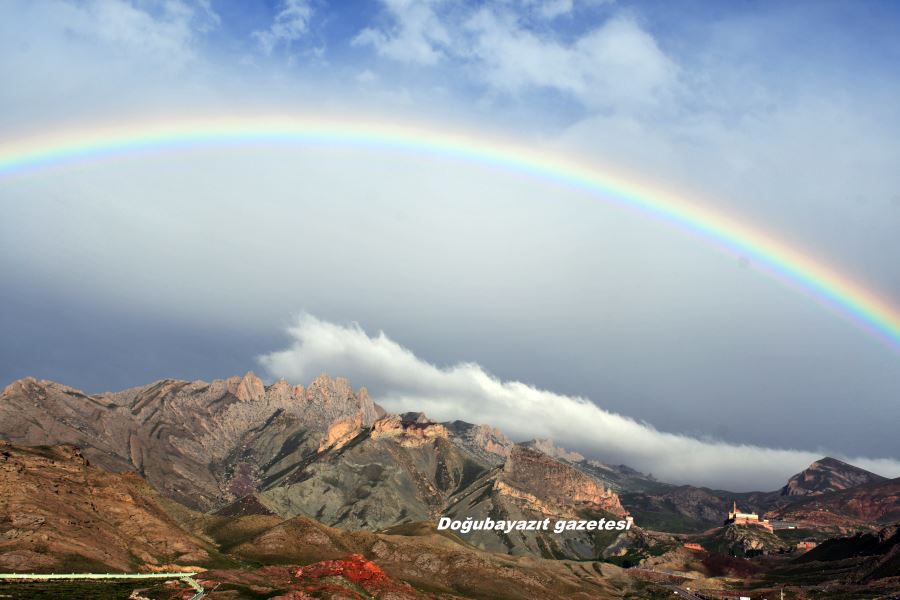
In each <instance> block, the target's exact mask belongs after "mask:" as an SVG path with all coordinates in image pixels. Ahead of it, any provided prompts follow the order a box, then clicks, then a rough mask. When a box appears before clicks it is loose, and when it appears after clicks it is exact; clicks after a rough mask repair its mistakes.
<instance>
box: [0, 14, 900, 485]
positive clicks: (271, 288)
mask: <svg viewBox="0 0 900 600" xmlns="http://www.w3.org/2000/svg"><path fill="white" fill-rule="evenodd" d="M898 11H900V8H898V7H897V5H896V4H895V3H889V2H808V3H804V2H798V3H782V2H701V1H692V2H677V3H673V2H625V1H604V0H584V1H578V0H572V1H571V2H569V1H566V0H556V1H550V2H537V1H528V0H521V1H515V2H514V1H512V0H508V1H498V2H493V3H469V4H467V3H459V2H441V1H424V0H383V1H382V0H374V1H372V2H352V3H351V2H327V1H325V0H317V1H312V0H310V1H306V0H294V1H292V2H284V1H277V2H264V3H252V2H225V1H220V0H208V1H201V0H167V1H159V2H152V1H150V0H102V1H101V0H85V1H81V2H75V1H69V0H42V1H35V2H32V1H25V0H21V1H18V0H14V1H10V2H4V3H2V5H0V145H2V143H4V141H6V140H17V139H19V138H21V137H28V136H30V135H40V134H43V133H46V132H52V131H57V130H64V129H66V128H69V127H76V126H77V127H85V126H88V127H89V126H90V124H92V123H98V124H102V125H107V126H108V125H110V124H114V123H128V122H130V121H134V120H137V121H140V120H142V119H146V118H155V119H160V120H163V121H164V120H166V119H168V118H171V119H180V118H185V117H186V116H189V115H192V114H198V113H199V114H223V115H228V114H235V113H241V114H257V113H258V114H271V113H273V112H278V113H288V114H290V113H292V112H297V113H303V114H306V115H316V114H322V115H328V116H329V118H340V117H341V115H346V116H347V117H357V116H364V117H366V118H370V119H373V120H379V119H384V120H388V121H392V122H401V123H410V124H414V125H415V126H417V127H423V128H426V129H427V128H428V127H434V128H438V129H443V130H447V129H451V130H459V131H461V132H469V133H471V134H473V135H474V136H476V137H477V136H478V135H481V134H489V135H491V136H496V137H500V138H503V139H507V140H511V141H512V142H514V143H517V144H522V145H523V146H527V147H529V148H538V149H541V150H543V151H546V152H550V153H553V152H559V153H562V154H567V155H573V156H577V157H578V158H579V159H581V160H584V161H587V162H595V163H596V164H598V165H603V168H606V169H608V170H610V171H612V172H615V173H620V174H622V175H624V176H627V177H631V178H633V179H637V180H640V181H642V182H647V183H650V184H653V185H657V186H660V187H663V188H665V189H669V190H673V191H678V192H680V193H683V194H685V195H687V196H691V197H696V198H697V199H698V200H699V201H701V202H703V203H707V204H709V205H710V206H711V207H713V208H715V209H716V210H719V211H721V212H724V213H727V214H729V215H732V216H735V217H736V218H746V219H748V220H750V221H752V222H753V223H754V224H756V225H757V226H758V227H759V228H761V229H763V230H765V231H767V232H770V233H771V235H773V236H775V237H779V238H782V239H785V240H788V241H790V243H791V244H793V245H795V246H798V247H800V248H802V249H804V250H805V251H806V252H807V253H809V254H810V255H812V256H814V257H816V259H817V260H820V261H822V262H824V263H827V264H829V265H831V266H833V267H834V268H835V269H837V270H840V271H842V272H846V273H849V274H852V276H853V277H854V278H855V279H858V280H860V281H862V282H865V284H866V285H868V286H870V287H871V288H872V289H874V290H878V291H879V293H880V294H881V295H882V296H884V297H885V298H888V299H891V300H892V301H893V302H894V303H895V304H897V303H900V269H897V268H896V256H898V255H900V236H897V235H896V232H897V231H898V227H900V168H898V165H897V158H896V157H897V156H900V135H898V134H900V103H897V102H896V98H897V97H898V93H900V75H898V71H897V69H896V66H895V65H896V64H898V63H900V39H898V37H897V36H896V35H895V32H896V30H897V25H898V23H900V15H898ZM0 206H2V208H3V214H4V219H3V220H2V222H0V277H2V280H3V281H4V282H5V285H4V286H3V288H2V290H0V302H2V309H3V310H2V311H0V326H2V328H3V330H4V331H6V332H8V333H9V334H10V335H6V336H4V337H3V339H2V340H0V383H4V384H5V383H8V382H10V381H12V380H14V379H16V378H19V377H23V376H26V375H35V376H38V377H45V378H50V379H56V380H59V381H62V382H65V383H69V384H71V385H74V386H76V387H81V388H85V389H87V390H89V391H100V390H104V389H116V388H122V387H126V386H130V385H137V384H142V383H146V382H148V381H150V380H153V379H157V378H161V377H182V378H204V379H209V378H213V377H223V376H228V375H232V374H234V373H236V372H242V371H245V370H247V369H250V368H254V369H257V370H259V371H261V372H263V373H264V374H265V375H266V376H267V377H270V378H272V377H276V376H279V375H290V376H291V377H292V378H296V379H303V378H308V377H311V376H314V375H315V373H313V371H316V370H319V369H325V370H328V371H329V372H331V373H332V374H336V375H347V376H349V377H350V378H351V380H352V381H353V382H354V383H355V384H356V385H368V386H369V387H370V388H371V389H372V391H373V393H375V394H376V397H380V398H381V399H382V400H383V401H385V402H386V403H388V404H391V406H392V407H393V408H397V409H400V408H404V407H408V408H410V409H414V408H417V406H418V405H417V403H421V404H422V405H426V404H427V405H428V406H429V407H434V408H433V411H437V412H436V414H440V415H441V416H445V417H447V418H467V419H469V420H478V416H477V415H472V414H463V413H467V412H471V411H472V410H473V408H472V405H470V404H469V403H467V402H466V401H465V399H463V398H461V397H460V391H459V390H461V389H462V390H468V393H471V394H472V397H473V398H475V399H476V400H477V401H478V402H481V403H482V404H483V405H485V406H488V405H490V403H491V402H494V403H496V402H501V398H502V397H504V396H503V394H505V392H502V393H501V392H499V391H497V390H502V389H506V388H503V387H502V386H501V387H498V388H497V389H496V390H494V391H495V392H496V393H494V392H490V393H489V392H487V391H484V390H482V392H483V393H484V394H486V395H485V396H484V397H481V396H479V393H481V392H478V391H477V390H476V388H477V386H474V384H473V383H472V382H473V381H476V380H479V377H480V375H479V374H478V373H483V374H488V373H489V374H492V375H493V376H495V377H496V378H497V380H498V381H500V382H524V383H525V384H528V385H530V386H532V387H530V388H529V390H550V391H552V392H554V393H555V394H556V396H552V397H551V396H547V397H544V396H535V397H541V398H544V401H546V402H557V401H558V402H565V400H560V398H570V399H571V398H575V397H578V398H587V399H589V400H590V401H592V402H594V403H595V404H596V405H597V406H599V407H601V408H602V409H605V410H607V411H610V412H611V413H615V414H619V415H624V416H626V417H631V418H634V419H636V420H638V421H640V422H644V423H646V424H648V426H649V427H651V428H655V429H656V430H659V431H662V432H670V433H673V434H679V435H685V436H690V437H691V439H697V440H721V441H722V442H724V443H727V444H731V445H732V446H729V447H732V448H737V447H739V446H735V444H751V445H754V447H759V448H782V449H795V450H797V451H798V452H800V454H797V455H795V459H796V460H795V462H796V463H797V464H789V463H790V461H789V460H781V461H780V462H781V463H782V464H784V465H785V466H784V470H785V471H786V474H789V473H790V472H794V471H796V470H799V468H802V467H803V466H804V465H803V464H800V463H802V462H803V460H806V458H808V454H805V453H812V454H815V453H820V452H821V453H824V452H829V453H834V454H841V455H842V456H846V457H851V458H853V457H859V456H865V457H871V458H885V459H888V458H891V457H894V458H896V457H898V456H900V441H898V439H897V436H896V432H895V427H894V426H893V424H894V423H896V422H898V420H900V403H897V401H896V399H897V398H898V395H900V362H898V355H897V352H896V351H894V350H891V349H889V348H887V347H885V346H884V345H883V344H881V343H879V342H878V341H877V340H874V339H873V338H871V337H870V336H867V335H865V334H863V333H861V332H860V330H859V329H858V328H856V327H854V326H853V325H852V324H849V323H847V322H845V321H843V320H841V319H838V318H835V316H834V315H833V314H831V313H830V312H829V311H827V310H825V309H823V308H822V307H821V306H819V305H817V304H816V303H814V302H811V301H810V300H809V299H808V298H806V297H804V296H802V295H799V294H797V293H795V292H794V291H792V290H790V289H788V288H786V287H784V286H782V285H780V284H778V283H777V282H774V281H773V280H772V279H770V278H768V277H766V276H765V275H764V274H762V273H760V272H758V271H757V270H756V269H755V268H754V265H752V264H749V265H748V264H747V263H745V262H743V261H740V260H736V259H735V257H733V256H729V255H727V254H723V253H721V252H717V251H715V250H714V249H710V248H708V247H706V246H703V245H701V244H697V243H696V242H695V241H693V240H691V239H689V238H687V237H685V236H683V235H681V234H680V233H678V232H674V231H671V230H669V229H667V228H665V227H662V226H660V225H659V224H658V223H652V222H647V221H646V220H641V219H640V218H636V217H634V216H628V215H623V214H621V211H617V210H616V209H615V208H614V207H610V206H607V205H605V204H604V203H603V202H598V201H597V199H596V198H586V197H583V196H580V195H579V194H578V193H576V192H573V191H571V190H562V189H557V188H554V187H552V186H549V185H547V184H545V183H539V182H523V181H522V180H521V179H519V178H516V177H515V176H512V175H510V174H508V173H502V172H493V171H486V170H484V169H479V168H475V167H471V166H466V165H460V164H451V163H448V162H444V161H440V160H437V159H434V161H433V162H427V161H426V162H422V161H421V160H418V159H417V160H399V161H398V160H397V159H396V158H392V157H390V156H388V155H385V154H379V153H377V152H375V153H372V152H366V151H361V150H360V151H349V150H346V151H340V150H334V151H328V152H325V151H315V150H313V149H310V148H290V149H284V148H282V149H276V148H243V149H208V150H207V151H200V150H197V151H193V152H187V153H182V154H176V153H172V154H167V153H162V154H159V155H153V156H148V157H143V158H141V159H140V160H127V161H112V162H109V163H97V164H85V165H79V166H77V167H72V168H66V169H56V170H48V171H45V172H42V173H40V174H37V175H35V176H29V177H25V178H19V179H17V180H15V181H0ZM302 315H312V316H305V317H304V316H302ZM316 323H324V324H325V325H321V326H320V325H315V324H316ZM352 323H358V324H359V326H360V327H362V331H363V332H365V333H366V334H367V336H368V337H367V339H368V341H366V339H363V338H361V337H360V336H359V332H358V331H357V330H356V329H354V327H353V326H352V325H350V324H352ZM331 326H333V327H337V328H338V329H335V330H331V329H329V327H331ZM379 331H383V332H384V334H385V336H387V338H388V339H389V340H392V341H393V342H396V343H397V344H398V345H399V347H400V348H401V350H405V351H408V352H410V353H412V355H413V358H415V359H416V360H412V359H410V358H409V356H407V355H406V354H404V353H403V352H402V351H400V350H397V348H394V347H392V346H391V347H390V348H389V352H387V355H390V356H393V357H394V358H396V361H395V362H394V363H391V365H393V366H391V365H386V364H382V365H381V367H383V368H378V369H376V368H373V367H372V364H373V363H372V360H373V359H372V355H370V354H371V353H374V354H378V353H379V352H384V351H385V350H384V348H383V347H381V346H379V344H380V343H381V342H379V339H380V338H379V337H378V332H379ZM316 335H322V336H325V337H326V338H328V339H333V340H338V341H340V344H338V345H337V346H327V345H323V342H322V340H316V339H312V337H311V336H316ZM291 349H293V350H294V352H293V354H291V353H290V352H288V351H289V350H291ZM311 349H314V350H315V352H313V350H311ZM284 352H288V354H283V353H284ZM279 353H282V354H279ZM367 353H369V354H367ZM273 357H280V358H279V359H278V360H275V358H273ZM285 357H287V358H285ZM416 361H418V362H416ZM460 363H473V364H476V365H478V366H479V369H483V371H465V370H463V371H460V372H454V371H452V368H453V366H454V365H458V364H460ZM429 365H436V366H438V367H441V368H445V369H450V371H448V373H450V374H449V375H448V374H447V373H445V374H444V375H441V374H439V373H435V372H433V371H431V370H429V368H428V367H429ZM391 369H395V370H396V373H394V372H393V371H391ZM392 373H393V374H392ZM404 373H405V374H406V376H407V377H408V379H410V380H411V381H418V382H420V383H421V385H419V384H417V385H416V386H412V387H410V385H407V384H403V385H401V383H400V378H401V376H402V375H403V374H404ZM466 378H469V379H466ZM470 384H471V385H470ZM429 386H430V387H429ZM479 389H480V388H479ZM485 389H487V388H485ZM442 394H444V395H446V397H453V398H456V400H455V401H454V402H452V403H450V404H449V405H447V406H444V407H443V408H442V407H440V406H435V405H436V402H435V398H437V397H443V396H442ZM491 394H494V395H491ZM528 394H531V392H528V393H527V394H525V395H526V396H527V395H528ZM470 399H471V398H470ZM475 406H478V404H477V402H476V404H475ZM454 407H455V408H454ZM454 410H455V411H456V412H454ZM488 412H489V411H486V414H487V413H488ZM498 414H499V413H498ZM522 414H523V415H524V416H523V417H522V419H521V420H520V422H506V421H504V425H505V426H506V427H507V428H508V429H510V430H514V431H516V432H517V433H519V434H520V435H522V436H526V435H528V433H529V430H528V428H527V427H523V426H520V425H522V423H526V424H527V423H528V422H529V420H530V421H531V422H533V421H534V420H535V415H533V414H529V413H527V411H524V409H523V413H522ZM873 414H875V415H878V416H879V418H877V419H873V418H872V417H871V415H873ZM496 418H498V419H499V418H500V417H499V416H497V417H496ZM585 418H586V419H587V420H589V418H588V417H585ZM591 418H593V417H591ZM598 418H599V417H598ZM551 429H552V428H551ZM554 431H556V430H548V431H544V433H547V434H554V435H555V433H554ZM648 431H650V430H649V429H648ZM659 431H657V433H659ZM647 435H648V436H649V437H647V440H649V441H647V443H646V444H644V446H643V447H649V446H653V443H652V440H658V439H662V438H659V437H658V436H657V437H653V436H654V435H655V434H652V432H651V433H648V434H647ZM573 436H574V437H573V442H572V443H573V444H575V443H577V444H579V445H580V449H582V450H590V449H591V447H590V443H589V440H588V437H589V436H586V435H582V436H580V437H579V436H575V435H574V434H573ZM576 438H577V440H578V441H577V442H576V441H574V440H576ZM636 449H638V450H639V447H638V446H634V447H630V448H626V447H616V448H612V447H604V448H595V450H596V451H597V452H602V453H605V454H603V456H601V458H606V459H609V460H612V461H615V460H625V461H632V462H635V466H637V467H639V468H643V466H644V465H642V464H638V463H639V462H640V461H642V460H647V459H646V457H643V458H642V456H643V455H641V454H640V452H637V450H636ZM698 452H699V450H698ZM716 454H718V455H727V453H725V454H723V453H722V452H721V449H716V448H713V449H712V450H710V451H709V456H713V455H716ZM651 462H652V461H648V462H647V464H650V463H651ZM701 464H705V463H701ZM711 464H712V463H709V464H708V465H707V466H709V465H711ZM710 468H712V467H710ZM888 468H890V467H888ZM652 470H654V472H657V471H658V470H657V469H652ZM723 472H724V471H723ZM671 473H672V476H673V477H680V478H683V479H685V480H687V479H691V478H693V479H692V480H694V481H697V480H698V477H699V475H698V473H678V472H676V470H675V469H674V467H673V468H672V470H671ZM784 474H785V473H781V472H780V471H778V472H777V473H775V472H774V471H773V472H770V473H768V474H766V473H761V474H760V475H759V478H758V479H757V481H759V482H763V483H765V485H772V486H774V485H775V483H777V481H778V479H779V478H780V477H782V475H784ZM722 476H723V475H722V473H719V472H718V471H717V472H716V473H713V474H712V475H710V476H709V477H710V478H709V480H708V481H709V482H713V483H714V482H721V481H723V480H722V479H721V477H722ZM717 478H718V479H717Z"/></svg>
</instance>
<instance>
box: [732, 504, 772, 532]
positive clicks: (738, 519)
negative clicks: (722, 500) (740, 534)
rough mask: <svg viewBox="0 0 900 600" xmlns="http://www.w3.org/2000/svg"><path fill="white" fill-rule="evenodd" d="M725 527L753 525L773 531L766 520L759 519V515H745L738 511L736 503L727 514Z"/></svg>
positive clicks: (750, 513)
mask: <svg viewBox="0 0 900 600" xmlns="http://www.w3.org/2000/svg"><path fill="white" fill-rule="evenodd" d="M725 525H753V526H755V527H762V528H763V529H766V530H768V531H773V529H772V525H771V524H770V523H769V520H768V519H760V518H759V515H758V514H756V513H753V512H749V513H745V512H741V511H739V510H738V507H737V502H735V503H734V504H733V505H732V509H731V512H729V513H728V518H727V519H725Z"/></svg>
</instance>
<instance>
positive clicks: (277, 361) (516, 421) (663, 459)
mask: <svg viewBox="0 0 900 600" xmlns="http://www.w3.org/2000/svg"><path fill="white" fill-rule="evenodd" d="M289 333H290V336H291V338H292V343H291V345H290V347H288V348H286V349H284V350H281V351H277V352H272V353H270V354H266V355H264V356H261V357H260V358H259V361H260V363H261V364H262V365H263V366H264V367H265V369H267V371H268V372H269V373H270V374H272V375H274V376H279V377H285V378H287V379H290V380H292V381H296V382H303V381H309V380H310V379H312V378H313V377H314V376H315V375H317V374H318V373H320V372H322V371H327V372H330V373H332V374H334V375H342V376H348V377H350V378H351V380H352V381H353V382H354V383H355V384H356V385H365V386H367V387H368V388H369V389H370V391H371V392H372V393H373V396H374V397H375V398H376V400H377V401H378V402H380V403H381V404H383V405H384V406H385V408H387V409H388V410H390V411H394V412H402V411H410V410H417V411H425V413H426V414H428V415H429V416H430V417H431V418H433V419H437V420H451V419H462V420H467V421H470V422H471V421H474V422H478V423H488V424H491V425H494V426H497V427H500V428H501V429H503V430H504V431H505V432H506V433H507V434H509V435H510V436H512V437H513V438H514V439H520V440H521V439H527V438H531V437H550V438H553V439H555V440H556V441H557V442H558V443H560V444H561V445H563V446H566V447H569V448H574V449H578V450H580V451H582V452H585V453H587V454H589V455H592V456H594V457H597V458H600V459H602V460H606V461H611V462H619V461H621V462H624V463H625V464H628V465H630V466H632V467H634V468H637V469H640V470H643V471H645V472H647V471H649V472H652V473H654V474H655V475H657V476H658V477H660V478H661V479H663V480H667V481H673V482H689V483H694V484H704V485H711V486H717V487H725V488H730V489H736V490H748V489H775V488H777V487H778V486H780V485H783V483H784V481H785V480H786V479H787V478H788V477H789V476H790V475H792V474H793V473H795V472H797V471H799V470H801V469H802V468H804V467H805V466H806V465H808V464H809V463H811V462H813V461H814V460H816V459H818V458H821V457H822V455H823V452H825V451H823V450H816V451H806V450H789V449H777V448H764V447H760V446H753V445H737V444H728V443H724V442H720V441H716V440H711V439H710V440H701V439H696V438H692V437H689V436H685V435H678V434H673V433H667V432H662V431H659V430H657V429H654V428H653V427H651V426H650V425H647V424H646V423H641V422H638V421H635V420H633V419H630V418H628V417H626V416H623V415H619V414H615V413H612V412H608V411H606V410H603V409H602V408H599V407H598V406H596V405H595V404H593V403H591V402H590V401H588V400H586V399H584V398H578V397H571V396H565V395H562V394H557V393H554V392H550V391H546V390H541V389H537V388H535V387H533V386H531V385H528V384H526V383H522V382H520V381H501V380H499V379H498V378H496V377H493V376H491V375H490V374H488V373H486V372H485V371H484V369H482V368H481V367H480V366H479V365H477V364H474V363H461V364H457V365H455V366H452V367H447V368H441V367H437V366H435V365H432V364H429V363H428V362H426V361H423V360H422V359H420V358H418V357H417V356H416V355H415V354H413V353H412V352H411V351H410V350H408V349H407V348H404V347H403V346H401V345H399V344H398V343H396V342H394V341H393V340H391V339H390V338H389V337H387V335H385V334H384V332H379V333H378V335H377V336H374V337H370V336H369V335H367V334H366V332H365V331H363V330H362V329H361V328H360V327H359V326H358V325H349V326H341V325H336V324H334V323H329V322H326V321H322V320H319V319H317V318H315V317H312V316H310V315H303V316H301V317H300V318H299V319H298V320H297V322H296V324H294V325H293V326H292V327H291V328H290V329H289ZM837 456H838V457H840V455H837ZM841 458H844V459H845V460H848V461H849V462H851V463H853V464H856V465H858V466H860V467H863V468H867V469H871V470H873V471H875V472H879V473H882V474H884V475H887V476H894V477H896V476H898V475H900V462H898V461H896V460H892V459H868V458H847V457H841Z"/></svg>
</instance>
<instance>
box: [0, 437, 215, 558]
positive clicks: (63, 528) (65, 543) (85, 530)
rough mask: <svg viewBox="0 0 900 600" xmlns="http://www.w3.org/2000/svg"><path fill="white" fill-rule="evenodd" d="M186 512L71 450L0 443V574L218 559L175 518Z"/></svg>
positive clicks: (138, 480)
mask: <svg viewBox="0 0 900 600" xmlns="http://www.w3.org/2000/svg"><path fill="white" fill-rule="evenodd" d="M188 512H189V511H187V510H186V509H184V508H182V507H179V506H177V505H175V504H174V503H173V502H171V501H169V500H166V499H165V498H162V497H161V496H160V495H159V494H157V493H156V492H155V491H153V490H152V489H151V488H150V486H149V485H147V483H146V482H145V481H144V480H143V479H141V478H140V477H139V476H137V475H135V474H132V473H123V474H116V473H108V472H106V471H103V470H101V469H97V468H94V467H91V466H90V465H89V464H88V461H87V460H86V459H85V458H84V456H83V455H82V454H81V452H80V451H78V450H77V449H76V448H74V447H71V446H51V447H33V448H24V447H18V446H13V445H11V444H9V443H6V442H0V570H3V571H35V570H41V571H53V570H63V571H65V570H71V571H74V570H98V569H99V570H102V571H109V570H133V569H143V568H152V567H155V566H160V565H163V564H167V563H175V564H181V565H210V564H212V563H213V562H215V561H217V560H220V557H219V556H218V552H217V550H216V549H215V546H214V545H213V544H211V543H210V542H208V541H205V540H203V539H201V538H200V537H198V536H196V535H193V534H191V533H188V532H187V531H185V530H184V528H183V527H182V526H181V525H179V523H178V522H177V521H176V519H175V517H174V516H173V515H178V514H181V515H186V514H187V513H188Z"/></svg>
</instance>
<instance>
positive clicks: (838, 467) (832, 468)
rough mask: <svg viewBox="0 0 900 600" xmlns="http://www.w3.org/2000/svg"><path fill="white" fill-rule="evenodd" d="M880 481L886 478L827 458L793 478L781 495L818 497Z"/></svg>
mask: <svg viewBox="0 0 900 600" xmlns="http://www.w3.org/2000/svg"><path fill="white" fill-rule="evenodd" d="M879 481H885V478H884V477H882V476H881V475H876V474H875V473H871V472H869V471H866V470H865V469H860V468H859V467H854V466H853V465H850V464H847V463H845V462H844V461H841V460H838V459H836V458H831V457H830V456H826V457H825V458H821V459H819V460H817V461H815V462H814V463H812V464H811V465H809V467H807V468H806V469H804V470H803V471H801V472H799V473H797V474H796V475H794V476H793V477H791V478H790V479H789V480H788V482H787V485H785V486H784V487H783V488H781V495H782V496H816V495H819V494H824V493H826V492H834V491H838V490H846V489H849V488H853V487H856V486H859V485H863V484H867V483H876V482H879Z"/></svg>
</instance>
